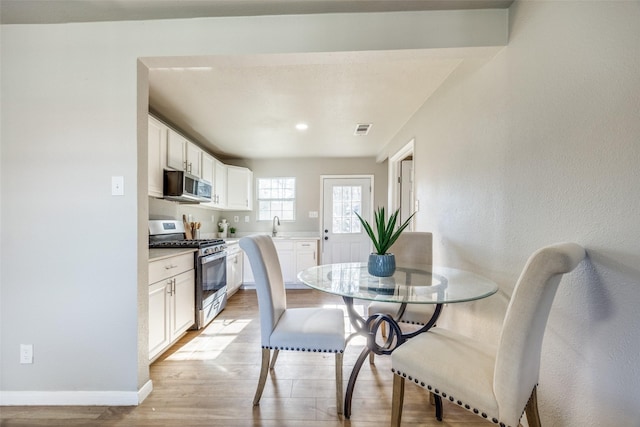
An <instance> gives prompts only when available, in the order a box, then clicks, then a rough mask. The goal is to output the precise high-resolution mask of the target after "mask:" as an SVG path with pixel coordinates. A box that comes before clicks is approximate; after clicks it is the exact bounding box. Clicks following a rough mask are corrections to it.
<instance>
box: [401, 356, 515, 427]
mask: <svg viewBox="0 0 640 427" xmlns="http://www.w3.org/2000/svg"><path fill="white" fill-rule="evenodd" d="M391 372H393V373H394V374H396V375H399V376H401V377H403V378H409V380H412V381H413V382H415V383H416V384H419V385H420V386H422V387H423V388H426V389H427V390H429V391H430V392H433V393H435V394H439V395H440V396H442V397H444V398H446V397H447V396H449V400H450V401H451V402H455V403H457V404H458V405H459V406H463V407H464V408H465V409H466V410H468V411H472V412H473V413H474V414H476V415H480V416H482V418H489V416H488V415H487V413H486V412H480V410H479V409H477V408H471V406H470V405H469V404H468V403H464V402H462V401H461V400H456V399H455V398H454V397H453V396H450V395H447V393H445V392H442V393H441V392H440V390H439V389H437V388H433V386H431V385H429V384H425V383H424V382H423V381H420V380H419V379H418V378H413V377H411V376H407V374H406V373H404V372H400V371H398V370H396V369H394V368H391ZM523 413H524V411H523ZM491 421H492V422H493V423H494V424H499V425H500V427H510V426H508V425H506V424H505V423H502V422H500V420H498V419H497V418H495V417H493V418H491Z"/></svg>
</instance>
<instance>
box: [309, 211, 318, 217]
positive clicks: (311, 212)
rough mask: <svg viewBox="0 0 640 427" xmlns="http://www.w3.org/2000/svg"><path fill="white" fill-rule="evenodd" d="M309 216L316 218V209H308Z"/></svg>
mask: <svg viewBox="0 0 640 427" xmlns="http://www.w3.org/2000/svg"><path fill="white" fill-rule="evenodd" d="M309 218H318V211H309Z"/></svg>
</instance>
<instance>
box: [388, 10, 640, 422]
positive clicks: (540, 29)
mask: <svg viewBox="0 0 640 427" xmlns="http://www.w3.org/2000/svg"><path fill="white" fill-rule="evenodd" d="M510 25H511V34H510V40H509V44H508V46H507V47H505V48H504V49H503V50H502V51H501V52H500V53H499V54H498V55H497V56H496V57H495V58H494V59H492V60H491V61H490V62H488V63H486V64H484V65H483V66H481V67H479V68H476V69H474V70H471V71H466V70H459V71H458V72H457V73H456V75H454V76H452V77H451V78H450V80H449V81H448V82H447V83H446V84H445V86H444V87H442V88H441V89H440V90H439V91H438V92H437V93H436V94H435V95H434V96H433V98H431V99H430V100H429V101H428V102H427V104H425V105H424V106H423V108H422V109H421V110H420V111H419V112H418V113H417V115H416V116H415V117H414V118H413V119H412V120H411V121H410V122H409V123H408V124H407V126H406V127H405V129H403V131H402V132H401V133H400V134H399V135H398V136H397V138H396V139H395V140H394V141H393V143H392V144H390V146H389V147H388V150H389V152H391V153H393V152H394V151H395V150H397V149H398V148H399V147H401V146H402V145H403V144H404V143H406V142H407V141H408V140H410V139H411V138H413V137H415V141H416V147H415V157H414V159H415V174H416V176H415V177H416V182H417V198H418V199H419V200H420V206H421V211H420V212H419V214H418V216H417V224H418V227H417V228H418V230H423V231H432V232H433V234H434V262H436V263H443V264H447V265H452V266H459V267H463V268H468V269H473V270H476V271H479V272H482V273H484V274H486V275H488V276H490V277H492V278H494V279H495V280H498V281H499V282H500V285H501V289H502V295H500V296H498V297H492V298H489V299H487V300H484V301H482V302H478V303H475V304H466V305H464V306H463V305H453V306H449V307H447V309H446V310H445V314H444V316H443V317H444V319H445V320H443V321H442V322H443V323H447V324H450V325H454V326H455V327H458V328H462V329H464V330H467V331H469V332H470V333H475V334H477V335H478V336H483V337H485V339H488V340H494V339H495V338H496V331H497V330H498V329H499V326H500V323H501V321H502V316H503V314H504V309H505V304H506V300H507V295H510V294H511V291H512V289H513V285H514V284H515V281H516V280H517V277H518V274H519V273H520V271H521V269H522V267H523V266H524V263H525V261H526V259H527V257H528V256H529V255H530V254H531V253H532V252H533V251H534V250H536V249H537V248H539V247H541V246H543V245H547V244H550V243H554V242H558V241H575V242H578V243H580V244H582V245H584V246H585V247H586V249H587V252H588V259H587V260H586V261H584V262H583V263H582V264H581V265H580V266H579V267H578V268H577V270H576V271H575V272H573V273H572V274H570V275H568V276H566V277H565V278H564V279H563V280H562V282H561V284H560V288H559V291H558V294H557V297H556V299H555V302H554V305H553V308H552V311H551V316H550V319H549V323H548V326H547V329H546V335H545V341H544V344H543V352H542V372H541V376H540V386H539V391H538V397H539V405H540V410H541V417H542V424H543V425H546V426H554V427H557V426H581V427H589V426H592V427H600V426H638V425H640V421H638V420H639V419H640V404H639V403H640V400H639V399H640V328H639V327H638V326H639V319H640V318H639V317H638V307H639V306H640V285H639V284H640V267H639V266H640V243H639V242H640V221H639V220H638V219H639V216H638V215H639V212H640V191H639V190H640V113H639V112H640V2H637V1H633V2H599V1H595V2H584V1H581V2H541V1H535V2H533V1H532V2H518V3H516V4H514V5H513V6H512V8H511V10H510ZM445 321H446V322H445Z"/></svg>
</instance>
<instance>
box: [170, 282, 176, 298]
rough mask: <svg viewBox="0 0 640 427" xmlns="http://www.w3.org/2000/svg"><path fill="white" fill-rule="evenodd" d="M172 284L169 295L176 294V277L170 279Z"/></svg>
mask: <svg viewBox="0 0 640 427" xmlns="http://www.w3.org/2000/svg"><path fill="white" fill-rule="evenodd" d="M172 282H173V283H172V284H171V295H175V294H176V279H175V278H174V279H173V280H172Z"/></svg>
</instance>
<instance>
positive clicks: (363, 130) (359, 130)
mask: <svg viewBox="0 0 640 427" xmlns="http://www.w3.org/2000/svg"><path fill="white" fill-rule="evenodd" d="M369 129H371V123H359V124H358V125H357V126H356V130H355V131H354V132H353V134H354V135H366V134H368V133H369Z"/></svg>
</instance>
